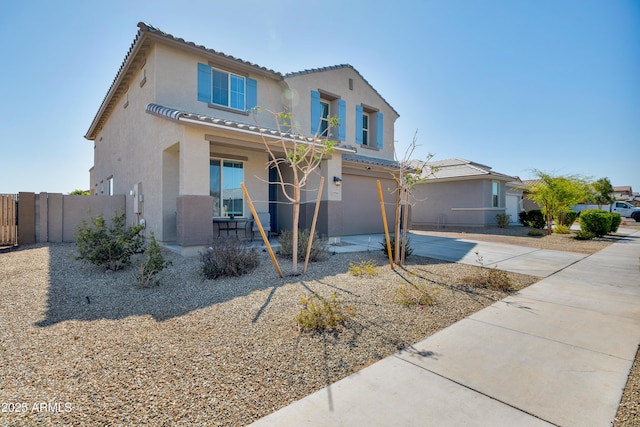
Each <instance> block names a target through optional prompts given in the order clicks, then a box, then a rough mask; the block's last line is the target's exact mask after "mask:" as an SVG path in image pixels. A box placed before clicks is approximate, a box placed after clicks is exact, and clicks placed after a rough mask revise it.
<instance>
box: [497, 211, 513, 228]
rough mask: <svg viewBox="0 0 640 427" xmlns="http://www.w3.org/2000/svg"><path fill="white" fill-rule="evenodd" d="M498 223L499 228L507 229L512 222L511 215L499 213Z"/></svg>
mask: <svg viewBox="0 0 640 427" xmlns="http://www.w3.org/2000/svg"><path fill="white" fill-rule="evenodd" d="M496 222H497V223H498V227H500V228H507V227H508V226H509V223H510V222H511V215H509V214H506V213H499V214H497V215H496Z"/></svg>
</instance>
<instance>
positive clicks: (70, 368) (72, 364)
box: [0, 228, 640, 427]
mask: <svg viewBox="0 0 640 427" xmlns="http://www.w3.org/2000/svg"><path fill="white" fill-rule="evenodd" d="M521 229H522V228H521ZM454 233H457V232H456V231H454ZM471 234H474V235H475V234H484V235H485V236H486V233H467V235H466V236H465V237H466V238H469V239H471V238H475V237H471ZM450 237H453V236H450ZM511 237H516V238H521V239H530V240H535V241H536V242H544V241H545V239H547V238H531V237H524V236H511ZM550 237H552V238H553V237H555V236H550ZM560 237H564V236H560ZM491 238H493V237H491ZM614 239H615V238H614ZM614 239H609V240H611V241H603V242H600V244H601V245H604V246H606V245H608V244H610V243H611V242H612V241H613V240H614ZM478 240H480V239H478ZM550 240H551V239H547V241H550ZM574 242H575V244H572V245H568V244H564V245H561V247H562V248H563V250H572V251H574V252H581V251H580V250H576V249H575V248H576V247H579V248H583V250H586V249H584V248H585V247H586V246H578V245H579V244H582V243H584V242H578V241H575V240H567V243H574ZM505 243H508V242H505ZM536 244H537V245H541V246H537V247H544V246H542V245H543V243H536ZM547 244H548V245H551V244H555V243H547ZM604 246H602V247H604ZM547 248H548V249H554V248H553V247H547ZM597 250H599V249H597ZM74 252H75V246H74V245H73V244H52V245H47V246H31V247H25V248H22V249H20V250H15V251H12V252H7V253H1V254H0V291H2V293H3V298H2V299H1V300H0V327H1V329H0V364H1V366H2V368H3V372H2V377H0V404H2V405H3V407H2V408H0V425H3V426H4V425H9V426H12V425H16V426H18V425H19V426H22V425H39V424H45V425H46V424H53V423H60V424H63V425H66V424H70V425H118V424H124V425H140V424H152V425H161V424H167V425H170V424H178V423H179V424H199V425H246V424H248V423H250V422H252V421H254V420H256V419H258V418H260V417H262V416H265V415H267V414H269V413H271V412H273V411H275V410H277V409H279V408H281V407H283V406H286V405H287V404H289V403H291V402H292V401H294V400H297V399H299V398H301V397H304V396H306V395H308V394H310V393H312V392H313V391H316V390H318V389H320V388H322V387H325V386H326V385H328V384H331V383H333V382H335V381H337V380H339V379H341V378H343V377H345V376H347V375H349V374H351V373H353V372H355V371H358V370H359V369H362V368H363V367H365V366H367V365H369V364H371V363H373V362H375V361H377V360H379V359H381V358H383V357H386V356H388V355H390V354H393V353H394V352H396V351H397V350H398V349H401V348H405V347H408V346H410V345H411V344H412V343H414V342H417V341H419V340H422V339H424V338H425V337H427V336H429V335H431V334H433V333H434V332H436V331H438V330H440V329H442V328H444V327H447V326H449V325H451V324H453V323H455V322H456V321H458V320H460V319H462V318H464V317H467V316H468V315H470V314H471V313H474V312H476V311H478V310H480V309H482V308H484V307H486V306H488V305H490V304H492V303H493V302H495V301H497V300H500V299H502V298H504V297H505V296H506V294H505V293H502V292H497V291H489V290H485V289H477V288H470V287H468V286H466V285H463V284H462V282H463V280H462V279H463V278H464V277H465V276H470V275H474V274H478V271H479V268H478V267H474V266H468V265H463V264H453V263H446V262H442V261H437V260H432V259H427V258H420V257H415V258H411V259H410V261H411V265H409V266H408V270H409V271H410V272H411V273H409V271H399V272H398V273H399V274H398V273H395V272H392V271H390V270H389V268H388V266H387V265H386V262H385V259H384V258H383V254H382V253H381V252H379V251H376V252H369V253H360V254H338V255H334V256H332V257H330V259H329V260H327V261H324V262H321V263H315V264H311V265H310V267H309V273H308V274H307V275H305V276H299V277H289V278H285V279H279V278H278V277H277V274H276V272H275V269H274V267H273V266H272V264H271V262H270V260H269V258H268V255H267V254H266V253H262V254H261V264H260V266H259V267H258V268H257V269H256V270H255V271H253V272H252V273H251V274H249V275H247V276H242V277H239V278H227V279H219V280H216V281H203V280H202V279H201V278H200V276H199V272H198V268H199V265H200V263H199V261H198V259H197V258H182V257H180V256H178V255H175V254H170V253H169V254H167V256H168V257H169V258H170V259H171V260H172V261H173V266H172V267H171V268H170V269H169V270H168V271H167V272H166V273H165V274H164V277H163V281H162V284H161V285H160V286H159V287H154V288H149V289H141V288H138V287H136V285H135V284H134V283H135V273H136V272H135V269H134V268H130V269H128V270H125V271H121V272H104V271H102V270H100V269H98V268H96V267H94V266H91V265H88V264H83V263H81V262H80V261H76V260H73V259H72V258H71V255H72V254H73V253H74ZM594 252H595V250H594ZM586 253H589V252H586ZM359 259H363V260H368V259H375V260H376V261H377V264H378V266H379V267H378V268H377V271H378V275H377V276H376V277H374V278H364V277H354V276H352V275H351V274H349V273H348V272H347V270H348V264H349V261H354V262H357V261H358V260H359ZM280 262H281V265H282V266H283V269H284V270H285V271H287V270H288V269H290V266H289V265H287V263H286V262H284V261H282V260H280ZM510 277H511V278H512V279H513V280H514V282H515V283H517V287H519V288H521V287H525V286H528V285H530V284H532V283H534V282H536V281H537V280H538V279H537V278H533V277H529V276H523V275H517V274H510ZM405 279H409V280H413V281H418V282H419V283H424V284H426V285H427V286H429V287H430V288H431V289H432V290H433V293H434V294H435V295H436V296H437V299H436V304H435V305H434V306H426V307H419V306H418V307H411V308H406V307H403V306H401V305H399V304H397V303H396V302H395V299H396V290H397V289H398V288H400V287H401V286H403V285H402V284H403V283H404V281H405ZM312 292H317V293H319V294H321V295H323V296H331V295H332V294H333V293H334V292H335V293H336V295H337V296H338V298H339V299H340V300H341V301H342V302H344V303H345V304H348V305H351V306H353V307H355V308H356V313H357V314H356V317H355V318H354V319H353V320H352V321H350V322H349V323H348V324H347V326H346V328H345V329H344V330H343V331H342V332H339V333H337V332H335V333H325V334H306V333H300V332H298V330H297V326H296V323H295V320H294V318H295V316H296V314H297V313H298V312H299V310H300V307H301V305H300V297H302V296H307V295H309V294H310V293H312ZM639 370H640V369H639V368H638V363H637V360H636V364H635V367H634V370H633V372H635V373H633V375H632V376H631V377H630V380H629V383H628V385H627V390H626V391H625V397H623V404H622V405H621V407H620V411H619V412H618V417H617V420H618V422H617V423H616V426H618V427H627V426H632V425H638V424H637V421H638V418H637V415H634V414H637V411H638V409H639V408H638V405H639V404H638V396H640V394H639V393H640V380H639V374H640V372H638V371H639ZM634 375H635V376H634ZM634 378H635V379H634ZM625 399H627V400H626V401H625ZM625 402H626V403H625ZM43 404H44V405H43ZM629 420H630V421H629Z"/></svg>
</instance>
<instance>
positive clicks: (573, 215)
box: [562, 210, 578, 227]
mask: <svg viewBox="0 0 640 427" xmlns="http://www.w3.org/2000/svg"><path fill="white" fill-rule="evenodd" d="M577 218H578V212H576V211H572V210H568V211H566V212H565V213H564V221H563V222H562V225H566V226H567V227H571V226H572V225H573V223H574V222H576V219H577Z"/></svg>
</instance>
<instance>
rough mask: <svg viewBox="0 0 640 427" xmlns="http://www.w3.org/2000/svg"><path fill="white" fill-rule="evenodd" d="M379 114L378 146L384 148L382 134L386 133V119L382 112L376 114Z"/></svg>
mask: <svg viewBox="0 0 640 427" xmlns="http://www.w3.org/2000/svg"><path fill="white" fill-rule="evenodd" d="M376 115H377V116H378V128H377V129H376V133H377V138H378V140H377V141H376V142H377V147H378V148H382V135H383V134H384V120H383V118H382V113H380V112H378V114H376Z"/></svg>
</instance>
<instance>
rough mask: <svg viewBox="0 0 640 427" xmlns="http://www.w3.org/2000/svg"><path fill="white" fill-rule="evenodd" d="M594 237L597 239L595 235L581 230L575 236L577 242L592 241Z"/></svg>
mask: <svg viewBox="0 0 640 427" xmlns="http://www.w3.org/2000/svg"><path fill="white" fill-rule="evenodd" d="M594 237H596V235H595V234H594V233H591V232H589V231H584V230H579V231H578V232H577V233H576V235H575V239H576V240H591V239H593V238H594Z"/></svg>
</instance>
